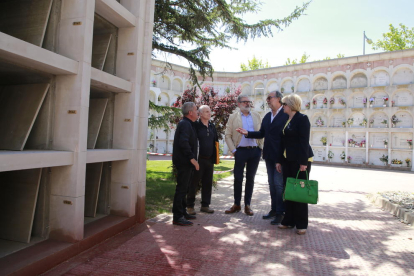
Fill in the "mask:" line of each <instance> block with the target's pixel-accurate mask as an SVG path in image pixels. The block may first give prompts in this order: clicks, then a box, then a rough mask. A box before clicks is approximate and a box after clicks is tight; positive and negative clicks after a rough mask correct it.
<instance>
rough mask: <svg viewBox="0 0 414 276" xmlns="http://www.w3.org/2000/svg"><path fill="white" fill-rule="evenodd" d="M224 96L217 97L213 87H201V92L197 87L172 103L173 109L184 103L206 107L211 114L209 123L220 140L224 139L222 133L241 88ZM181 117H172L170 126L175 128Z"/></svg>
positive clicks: (186, 91)
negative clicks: (210, 122)
mask: <svg viewBox="0 0 414 276" xmlns="http://www.w3.org/2000/svg"><path fill="white" fill-rule="evenodd" d="M232 90H233V92H232V91H230V92H226V93H225V94H224V95H218V93H217V92H216V91H215V89H214V87H213V86H210V85H203V86H202V87H201V90H200V89H199V88H198V87H193V88H191V89H187V90H185V91H184V93H183V95H182V96H181V97H178V98H177V100H176V101H175V102H174V103H173V106H174V107H175V108H180V107H181V106H182V105H183V104H184V103H186V102H194V103H195V104H196V105H197V108H198V107H200V106H201V105H208V106H209V107H210V109H211V112H212V117H211V121H212V123H213V124H214V126H215V127H216V130H217V134H218V137H219V140H220V139H223V138H224V131H225V129H226V125H227V121H228V120H229V117H230V114H231V113H233V111H234V110H235V109H236V107H237V97H238V96H239V95H240V93H241V88H240V87H238V88H237V89H234V88H233V89H232ZM181 118H182V116H181V115H179V116H173V117H171V118H170V123H171V125H173V126H175V125H176V124H177V123H178V122H179V121H180V120H181Z"/></svg>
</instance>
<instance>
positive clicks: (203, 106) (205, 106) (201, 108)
mask: <svg viewBox="0 0 414 276" xmlns="http://www.w3.org/2000/svg"><path fill="white" fill-rule="evenodd" d="M206 108H210V107H209V106H208V105H205V104H204V105H202V106H200V107H199V108H198V111H200V112H203V110H204V109H206Z"/></svg>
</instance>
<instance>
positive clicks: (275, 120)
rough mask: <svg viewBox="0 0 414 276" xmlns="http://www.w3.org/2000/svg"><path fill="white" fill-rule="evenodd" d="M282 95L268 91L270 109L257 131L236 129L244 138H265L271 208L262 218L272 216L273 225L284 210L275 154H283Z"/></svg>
mask: <svg viewBox="0 0 414 276" xmlns="http://www.w3.org/2000/svg"><path fill="white" fill-rule="evenodd" d="M282 97H283V95H282V94H281V93H280V92H279V91H273V92H270V93H269V95H268V96H267V98H266V102H267V105H268V106H269V108H270V109H271V111H270V112H269V113H267V114H266V115H265V116H264V118H263V120H262V125H261V127H260V130H259V131H246V130H245V129H239V130H238V131H239V132H240V133H241V134H244V135H245V136H246V138H256V139H260V138H265V139H264V147H263V159H265V161H266V168H267V176H268V181H269V190H270V198H271V210H270V212H269V213H268V214H267V215H264V216H263V219H271V218H274V220H273V221H272V222H271V224H273V225H279V224H280V222H281V221H282V219H283V214H284V212H285V206H284V203H283V189H284V184H283V176H282V173H279V172H278V171H277V170H276V156H279V155H281V154H283V153H280V150H281V138H282V130H283V127H284V126H285V124H286V122H287V119H288V116H287V114H285V113H284V112H283V108H282V103H281V99H282Z"/></svg>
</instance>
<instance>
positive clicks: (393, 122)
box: [391, 114, 401, 127]
mask: <svg viewBox="0 0 414 276" xmlns="http://www.w3.org/2000/svg"><path fill="white" fill-rule="evenodd" d="M398 122H401V121H400V120H399V119H398V118H397V116H395V114H394V115H392V117H391V123H392V127H396V126H397V123H398Z"/></svg>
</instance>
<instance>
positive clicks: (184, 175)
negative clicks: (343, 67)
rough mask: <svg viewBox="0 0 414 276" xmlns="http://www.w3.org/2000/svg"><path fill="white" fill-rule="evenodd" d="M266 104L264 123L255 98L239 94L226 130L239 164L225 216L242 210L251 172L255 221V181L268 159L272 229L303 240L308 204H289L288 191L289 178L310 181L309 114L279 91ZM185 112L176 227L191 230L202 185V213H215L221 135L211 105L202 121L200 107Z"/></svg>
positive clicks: (178, 148) (176, 156)
mask: <svg viewBox="0 0 414 276" xmlns="http://www.w3.org/2000/svg"><path fill="white" fill-rule="evenodd" d="M266 102H267V105H268V106H269V108H270V112H269V113H267V114H266V115H265V116H264V118H263V120H261V119H260V115H259V114H258V113H256V112H254V111H252V110H251V106H252V102H251V101H250V98H249V97H248V96H245V95H240V96H239V97H238V98H237V105H238V107H239V109H238V110H237V111H236V112H234V113H233V114H232V115H230V117H229V120H228V123H227V125H226V131H225V140H226V143H227V146H228V149H229V151H230V152H231V153H232V154H233V155H234V160H235V162H234V203H233V205H232V206H231V207H230V208H229V209H228V210H226V211H225V213H226V214H232V213H236V212H239V211H241V199H242V190H243V175H244V170H245V169H246V181H245V191H244V213H245V214H246V215H248V216H253V210H252V208H251V199H252V195H253V189H254V179H255V175H256V171H257V168H258V165H259V161H260V158H261V157H263V159H264V160H265V162H266V169H267V175H268V182H269V190H270V198H271V206H270V211H269V212H268V213H267V214H266V215H264V216H263V219H272V220H271V224H272V225H278V227H279V228H280V229H289V228H294V227H296V233H297V234H299V235H303V234H305V233H306V229H307V227H308V205H307V204H306V203H299V202H293V201H289V200H286V201H284V200H283V192H284V187H285V185H286V179H287V178H288V177H294V178H296V177H297V175H298V178H300V179H306V178H307V177H308V176H309V173H310V169H311V163H312V161H313V151H312V148H311V146H310V145H309V136H310V122H309V119H308V117H307V116H306V115H305V114H302V113H300V110H301V105H302V100H301V98H300V97H299V96H298V95H296V94H291V95H288V96H284V97H283V95H282V94H281V93H280V92H279V91H273V92H270V93H269V95H268V96H267V98H266ZM182 113H183V116H184V118H183V119H182V120H181V121H180V122H179V123H178V126H177V130H176V132H175V136H174V145H173V165H174V166H175V168H176V172H177V187H176V192H175V196H174V203H173V224H176V225H181V226H189V225H192V222H191V221H190V220H191V219H195V218H196V217H195V214H196V212H195V210H194V202H195V192H196V189H197V187H198V183H199V182H200V180H201V183H202V185H201V209H200V211H201V212H206V213H213V212H214V211H213V210H212V209H210V207H209V205H210V201H211V190H212V182H213V181H212V180H213V167H214V160H215V158H216V155H215V154H216V151H215V148H214V147H215V142H216V141H218V136H217V132H216V129H215V127H214V125H213V124H212V123H210V122H209V120H210V118H211V110H210V108H209V107H208V106H201V107H200V109H199V113H200V118H199V119H198V113H197V107H196V105H195V104H194V103H192V102H188V103H185V104H184V105H183V106H182ZM197 119H198V120H197ZM192 122H194V123H192ZM263 138H264V139H263ZM263 140H264V141H263ZM197 141H198V142H197ZM198 144H199V147H200V149H199V153H198V158H197V152H198V151H197V150H198V149H197V145H198ZM197 160H198V161H197ZM298 172H299V174H298Z"/></svg>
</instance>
